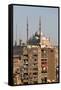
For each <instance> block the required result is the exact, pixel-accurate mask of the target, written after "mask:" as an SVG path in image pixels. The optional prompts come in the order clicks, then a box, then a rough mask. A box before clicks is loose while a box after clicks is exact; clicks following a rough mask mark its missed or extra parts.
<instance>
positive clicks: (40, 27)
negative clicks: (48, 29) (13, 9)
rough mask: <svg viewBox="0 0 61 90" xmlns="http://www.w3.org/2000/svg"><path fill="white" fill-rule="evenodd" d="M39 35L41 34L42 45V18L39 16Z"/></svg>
mask: <svg viewBox="0 0 61 90" xmlns="http://www.w3.org/2000/svg"><path fill="white" fill-rule="evenodd" d="M39 34H40V43H41V16H39Z"/></svg>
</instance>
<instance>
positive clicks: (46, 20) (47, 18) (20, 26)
mask: <svg viewBox="0 0 61 90" xmlns="http://www.w3.org/2000/svg"><path fill="white" fill-rule="evenodd" d="M13 15H14V18H13V25H14V26H13V43H14V42H15V40H16V29H17V42H18V40H19V39H22V40H23V42H25V41H26V40H27V36H26V35H27V33H26V30H27V16H28V24H29V26H28V29H29V37H31V36H32V35H33V34H34V33H35V32H36V31H39V16H41V31H42V32H43V34H44V35H45V36H46V37H48V38H49V37H50V39H51V41H52V42H53V43H55V44H56V45H58V8H49V7H48V8H47V7H30V6H14V10H13Z"/></svg>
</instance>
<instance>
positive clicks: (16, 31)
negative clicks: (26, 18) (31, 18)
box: [15, 24, 17, 46]
mask: <svg viewBox="0 0 61 90" xmlns="http://www.w3.org/2000/svg"><path fill="white" fill-rule="evenodd" d="M15 46H17V24H16V40H15Z"/></svg>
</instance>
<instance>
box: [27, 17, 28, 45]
mask: <svg viewBox="0 0 61 90" xmlns="http://www.w3.org/2000/svg"><path fill="white" fill-rule="evenodd" d="M27 45H28V16H27Z"/></svg>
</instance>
